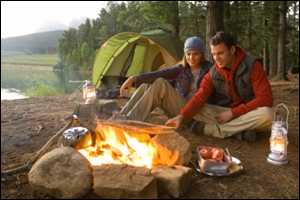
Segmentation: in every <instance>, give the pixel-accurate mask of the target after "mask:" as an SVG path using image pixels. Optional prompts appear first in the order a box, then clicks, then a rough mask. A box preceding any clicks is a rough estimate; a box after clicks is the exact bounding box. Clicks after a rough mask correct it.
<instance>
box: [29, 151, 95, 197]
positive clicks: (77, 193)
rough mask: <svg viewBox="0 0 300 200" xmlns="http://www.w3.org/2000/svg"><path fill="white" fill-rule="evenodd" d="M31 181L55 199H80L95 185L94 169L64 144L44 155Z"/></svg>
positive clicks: (35, 167)
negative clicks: (93, 181)
mask: <svg viewBox="0 0 300 200" xmlns="http://www.w3.org/2000/svg"><path fill="white" fill-rule="evenodd" d="M28 180H29V183H30V184H31V186H32V187H33V189H34V190H36V191H39V192H42V193H46V194H49V195H50V196H53V197H55V198H80V197H82V196H84V195H85V194H87V193H88V192H89V191H90V190H91V188H92V180H93V179H92V168H91V166H90V163H89V162H88V160H87V159H85V158H84V157H83V156H82V155H81V154H80V153H79V152H78V151H77V150H75V149H73V148H71V147H61V148H56V149H54V150H52V151H50V152H48V153H47V154H45V155H44V156H43V157H41V158H40V159H39V160H38V161H37V162H36V163H35V164H34V165H33V166H32V168H31V170H30V172H29V174H28Z"/></svg>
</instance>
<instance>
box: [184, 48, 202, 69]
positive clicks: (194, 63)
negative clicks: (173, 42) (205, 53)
mask: <svg viewBox="0 0 300 200" xmlns="http://www.w3.org/2000/svg"><path fill="white" fill-rule="evenodd" d="M185 58H186V61H187V63H188V64H189V65H190V66H191V67H200V61H201V58H202V54H201V53H200V52H199V51H197V50H188V51H187V52H186V53H185Z"/></svg>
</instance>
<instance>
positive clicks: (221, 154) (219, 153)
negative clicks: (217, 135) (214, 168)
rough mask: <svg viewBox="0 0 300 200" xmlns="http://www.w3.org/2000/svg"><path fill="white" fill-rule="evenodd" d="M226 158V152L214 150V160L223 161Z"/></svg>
mask: <svg viewBox="0 0 300 200" xmlns="http://www.w3.org/2000/svg"><path fill="white" fill-rule="evenodd" d="M223 158H224V150H223V149H219V148H213V149H212V159H214V160H218V161H222V160H223Z"/></svg>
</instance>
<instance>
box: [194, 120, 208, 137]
mask: <svg viewBox="0 0 300 200" xmlns="http://www.w3.org/2000/svg"><path fill="white" fill-rule="evenodd" d="M204 126H205V123H204V122H200V121H196V120H193V121H192V123H191V131H192V132H193V133H195V134H197V135H200V134H203V132H204Z"/></svg>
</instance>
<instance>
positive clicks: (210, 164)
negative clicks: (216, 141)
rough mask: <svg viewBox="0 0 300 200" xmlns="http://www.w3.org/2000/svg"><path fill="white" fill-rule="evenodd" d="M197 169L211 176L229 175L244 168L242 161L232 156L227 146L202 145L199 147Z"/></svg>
mask: <svg viewBox="0 0 300 200" xmlns="http://www.w3.org/2000/svg"><path fill="white" fill-rule="evenodd" d="M197 153H198V158H199V160H198V168H197V171H199V172H200V173H204V174H206V175H209V176H228V175H231V174H235V173H237V172H239V171H241V170H243V166H242V164H241V161H240V160H239V159H238V158H236V157H234V156H232V155H231V154H230V152H229V150H228V148H226V149H225V150H224V149H222V148H219V147H212V146H202V145H199V146H198V147H197Z"/></svg>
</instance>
